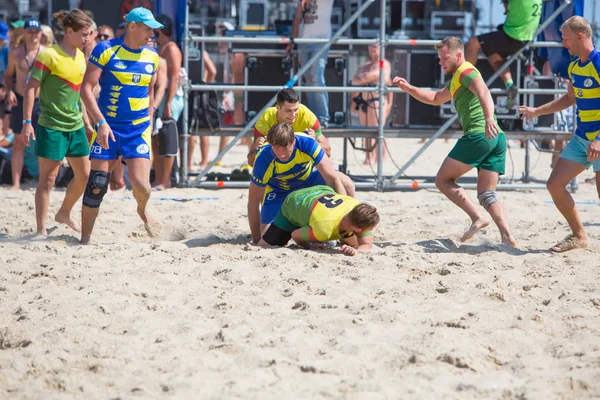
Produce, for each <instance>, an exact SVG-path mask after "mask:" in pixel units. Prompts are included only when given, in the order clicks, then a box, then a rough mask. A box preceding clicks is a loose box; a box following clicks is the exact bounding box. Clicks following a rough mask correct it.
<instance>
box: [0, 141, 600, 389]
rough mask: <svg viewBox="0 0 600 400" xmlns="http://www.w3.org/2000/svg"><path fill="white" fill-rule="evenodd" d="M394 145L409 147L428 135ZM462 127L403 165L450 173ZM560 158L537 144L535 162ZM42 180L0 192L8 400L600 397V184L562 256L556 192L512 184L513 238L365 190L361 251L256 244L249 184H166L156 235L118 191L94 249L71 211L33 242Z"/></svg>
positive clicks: (514, 170) (434, 198)
mask: <svg viewBox="0 0 600 400" xmlns="http://www.w3.org/2000/svg"><path fill="white" fill-rule="evenodd" d="M389 144H390V148H391V150H392V154H393V158H394V159H395V160H396V162H397V163H403V162H405V161H406V160H407V159H408V158H409V157H410V155H412V154H413V153H414V152H415V151H416V150H417V149H418V147H419V144H418V143H417V141H416V140H404V141H401V142H400V141H390V143H389ZM452 144H453V142H450V143H444V142H443V141H439V143H435V144H434V146H432V148H430V149H429V150H428V151H427V152H426V153H425V155H424V156H423V157H422V158H421V159H419V161H418V162H417V163H416V164H415V165H414V166H412V167H411V168H410V169H409V171H408V173H409V174H416V175H433V174H435V172H436V169H437V167H438V166H439V164H440V163H441V160H442V159H443V158H444V156H445V155H446V154H447V152H448V151H449V150H450V148H451V146H452ZM340 149H341V142H340V141H339V140H335V141H334V152H336V153H335V157H334V161H335V163H336V164H338V163H339V162H340V151H341V150H340ZM245 153H246V151H245V150H244V148H242V147H241V146H236V147H235V148H234V151H233V152H231V153H230V154H229V155H227V157H226V158H225V162H224V167H223V169H224V170H231V168H233V167H236V166H239V164H240V163H241V161H242V159H243V157H244V154H245ZM511 154H512V155H513V159H514V167H512V164H511V161H510V159H509V161H508V163H507V175H508V176H510V175H511V174H512V175H514V176H515V177H518V176H520V174H521V171H522V165H523V154H524V152H523V150H521V149H513V150H512V151H511ZM349 160H350V163H351V168H350V169H351V172H352V173H355V174H367V173H368V172H369V170H368V167H364V166H362V160H363V155H362V154H360V153H356V155H355V154H354V153H350V157H349ZM549 163H550V160H549V155H548V154H541V155H539V154H538V153H537V152H534V153H533V155H532V164H533V166H534V169H533V174H534V175H536V176H538V177H540V178H544V177H547V176H548V173H549ZM385 169H386V171H387V172H388V173H391V172H393V171H394V167H393V164H392V162H391V161H390V160H388V161H386V163H385ZM590 174H591V173H590V172H587V173H585V174H584V175H583V176H584V177H589V176H590ZM469 193H470V195H471V196H472V197H473V198H475V196H476V193H475V192H473V191H470V192H469ZM33 194H34V189H33V188H31V187H30V188H28V189H26V190H24V191H22V192H19V193H13V192H9V191H8V190H7V188H6V187H2V188H1V189H0V209H1V210H2V223H1V224H0V265H1V268H2V273H1V274H0V398H1V399H74V398H78V399H117V398H119V399H132V398H143V399H171V398H172V399H191V398H196V399H231V398H236V399H282V398H286V399H287V398H290V399H291V398H304V399H314V398H322V399H327V398H332V399H400V398H401V399H442V398H443V399H506V400H508V399H590V398H600V385H599V383H598V382H599V381H600V339H599V338H600V289H599V288H600V258H599V256H598V244H599V243H598V238H599V236H600V224H599V223H598V210H599V207H600V206H599V205H598V204H597V203H596V202H597V200H598V196H597V193H596V190H595V187H594V186H593V185H589V184H583V183H581V187H580V189H579V191H578V192H577V194H576V196H575V197H576V200H577V201H578V202H588V203H586V204H581V205H579V206H578V207H579V210H580V212H581V217H582V220H583V221H584V223H585V227H586V229H587V232H588V234H589V236H590V247H589V248H588V249H584V250H576V251H572V252H569V253H566V254H552V253H550V252H548V251H547V249H548V248H549V247H550V246H551V245H553V244H555V243H556V242H557V241H559V240H561V239H562V238H563V237H564V236H565V235H566V234H567V233H568V227H567V226H566V224H565V223H564V222H563V220H562V217H561V216H560V215H559V213H558V211H557V210H556V209H555V207H554V206H553V205H552V204H547V203H546V202H547V201H549V200H550V196H549V194H548V193H547V192H546V191H545V190H523V191H512V192H501V193H500V194H501V198H502V201H503V202H504V203H505V205H506V208H507V210H508V213H509V217H510V220H511V223H512V227H513V231H514V235H515V237H516V238H517V240H518V242H519V248H518V249H516V250H512V249H509V248H507V247H505V246H503V245H499V241H500V237H499V234H498V231H497V229H496V228H495V227H488V228H487V229H486V230H485V231H483V232H481V233H479V234H477V235H476V236H475V237H474V238H473V239H472V240H471V241H470V242H468V243H466V244H461V243H460V242H459V241H458V237H459V236H460V234H461V233H462V231H463V230H464V229H465V228H466V227H467V225H468V220H467V218H466V216H465V215H464V214H463V213H462V212H461V211H460V210H458V209H457V208H456V207H455V206H454V205H453V204H451V203H450V202H449V201H448V200H446V199H445V198H444V197H443V196H442V195H441V194H440V193H439V192H437V191H435V190H420V191H413V192H398V191H396V192H385V193H378V192H365V191H361V192H358V195H357V197H358V198H359V199H361V200H365V201H368V202H371V203H372V204H374V205H375V206H377V207H378V208H379V210H380V211H381V215H382V223H381V226H380V227H379V228H378V229H377V231H376V232H375V236H374V240H375V242H376V244H377V245H378V248H377V249H375V250H374V251H373V252H372V253H371V254H368V255H360V256H357V257H346V256H344V255H341V254H339V253H337V252H336V251H334V250H326V251H320V252H315V251H305V250H300V249H298V248H294V247H291V248H283V249H259V248H256V247H253V246H249V245H248V244H246V243H247V241H248V237H249V236H248V227H247V226H248V225H247V221H246V200H247V194H246V190H220V191H209V190H200V189H186V190H183V189H171V190H167V191H163V192H160V193H153V201H151V209H152V212H153V213H154V215H155V216H156V217H157V219H159V220H160V221H161V222H162V223H163V225H164V229H163V234H162V235H161V237H160V238H156V239H152V238H149V237H147V235H146V234H145V233H144V230H143V229H142V226H141V223H140V221H139V219H138V217H137V215H136V213H135V203H134V201H133V200H132V196H131V192H129V191H120V192H115V193H111V194H110V195H108V196H107V198H106V200H105V202H104V203H103V205H102V210H101V214H100V217H99V220H98V222H97V224H96V229H95V232H94V236H93V244H91V245H89V246H81V245H79V244H78V237H77V236H76V235H74V234H73V233H72V232H70V231H69V230H68V229H67V228H65V227H63V226H59V227H58V228H56V229H54V230H52V232H51V233H50V235H49V237H48V238H46V239H33V238H32V235H31V233H32V232H33V230H34V221H35V220H34V214H33ZM63 195H64V192H63V191H62V190H57V191H55V192H54V193H53V194H52V198H51V205H50V215H51V216H53V215H54V213H55V212H56V211H57V209H58V207H59V205H60V202H61V200H62V196H63ZM173 198H179V201H176V200H173ZM79 211H80V206H77V208H76V212H77V213H79ZM54 225H55V224H54V223H50V224H49V227H53V226H54Z"/></svg>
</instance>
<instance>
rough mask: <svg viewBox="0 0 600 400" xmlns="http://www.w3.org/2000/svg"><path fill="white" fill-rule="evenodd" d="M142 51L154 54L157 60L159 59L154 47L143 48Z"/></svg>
mask: <svg viewBox="0 0 600 400" xmlns="http://www.w3.org/2000/svg"><path fill="white" fill-rule="evenodd" d="M142 51H143V52H146V53H148V54H152V55H155V56H156V58H157V59H158V51H156V49H155V48H154V47H150V46H142Z"/></svg>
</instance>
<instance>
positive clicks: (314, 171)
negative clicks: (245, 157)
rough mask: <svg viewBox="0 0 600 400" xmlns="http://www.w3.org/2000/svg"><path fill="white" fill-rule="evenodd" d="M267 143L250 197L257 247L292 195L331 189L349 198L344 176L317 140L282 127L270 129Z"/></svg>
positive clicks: (276, 125) (254, 171) (259, 162)
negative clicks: (304, 190)
mask: <svg viewBox="0 0 600 400" xmlns="http://www.w3.org/2000/svg"><path fill="white" fill-rule="evenodd" d="M267 140H268V142H269V144H267V145H266V146H263V147H262V148H261V149H260V151H259V153H258V156H257V157H256V162H255V164H254V169H253V171H252V180H251V182H250V190H249V194H248V220H249V223H250V231H251V232H252V240H253V242H254V243H258V241H259V240H260V237H261V235H262V233H263V232H264V230H266V228H267V227H268V224H270V223H271V222H272V221H273V219H275V216H276V215H277V213H278V212H279V210H280V209H281V205H282V204H283V201H284V200H285V198H286V196H287V195H288V194H289V193H291V192H292V191H294V190H296V189H300V188H306V187H311V186H315V185H329V186H330V187H332V188H333V189H334V190H335V191H336V192H337V193H339V194H343V195H346V189H345V188H344V185H343V183H342V179H341V175H342V174H340V173H339V172H336V171H335V169H334V168H333V165H332V164H331V161H330V160H329V158H328V157H327V156H326V155H325V152H324V151H323V149H322V148H321V146H319V143H317V141H316V140H315V139H313V138H312V137H310V136H308V135H304V134H295V133H294V128H292V126H291V125H290V124H286V123H279V124H275V125H274V126H273V127H272V128H271V129H269V132H268V134H267ZM261 202H262V208H260V209H259V206H260V205H261Z"/></svg>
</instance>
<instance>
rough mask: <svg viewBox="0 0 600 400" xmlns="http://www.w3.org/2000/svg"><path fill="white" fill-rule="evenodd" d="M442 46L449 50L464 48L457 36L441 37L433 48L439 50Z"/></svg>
mask: <svg viewBox="0 0 600 400" xmlns="http://www.w3.org/2000/svg"><path fill="white" fill-rule="evenodd" d="M443 47H447V48H448V50H449V51H457V50H460V51H464V50H465V46H464V45H463V42H462V41H461V40H460V39H459V38H457V37H454V36H448V37H447V38H445V39H443V40H442V41H441V42H439V43H437V44H436V45H435V46H433V48H434V49H436V50H439V49H441V48H443Z"/></svg>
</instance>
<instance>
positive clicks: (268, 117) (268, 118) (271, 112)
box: [257, 107, 277, 125]
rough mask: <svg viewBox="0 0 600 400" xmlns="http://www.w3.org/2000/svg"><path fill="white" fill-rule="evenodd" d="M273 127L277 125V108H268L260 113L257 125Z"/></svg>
mask: <svg viewBox="0 0 600 400" xmlns="http://www.w3.org/2000/svg"><path fill="white" fill-rule="evenodd" d="M259 122H261V123H266V124H269V125H275V124H276V123H277V107H269V108H267V109H266V110H265V112H263V113H262V115H261V116H260V118H259V119H258V121H257V123H259Z"/></svg>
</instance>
